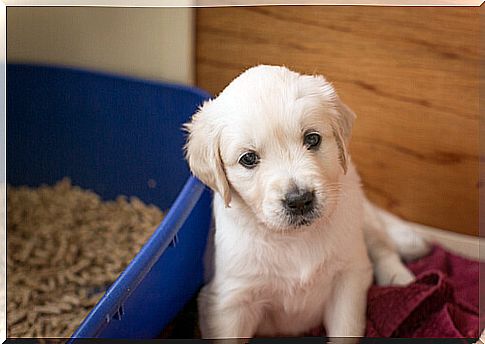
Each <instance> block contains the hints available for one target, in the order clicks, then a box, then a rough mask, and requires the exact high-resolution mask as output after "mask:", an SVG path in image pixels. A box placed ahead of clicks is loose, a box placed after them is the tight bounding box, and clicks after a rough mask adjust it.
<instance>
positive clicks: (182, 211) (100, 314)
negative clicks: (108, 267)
mask: <svg viewBox="0 0 485 344" xmlns="http://www.w3.org/2000/svg"><path fill="white" fill-rule="evenodd" d="M204 189H205V185H204V184H202V182H200V181H199V180H198V179H197V178H196V177H194V176H191V177H189V179H188V180H187V182H186V183H185V185H184V187H183V189H182V191H181V192H180V194H179V195H178V197H177V199H176V200H175V202H174V204H173V206H172V207H171V208H170V210H169V212H168V213H167V215H166V216H165V218H164V220H163V221H162V222H161V224H160V225H159V227H158V228H157V229H156V231H155V233H154V234H153V235H152V236H151V237H150V239H149V240H148V241H147V243H146V244H145V245H144V246H143V247H142V249H141V250H140V252H139V253H138V254H137V255H136V257H135V258H134V259H133V260H132V261H131V263H130V264H129V265H128V267H127V268H126V269H125V270H124V271H123V272H122V273H121V275H120V276H119V277H118V278H117V279H116V281H115V282H114V283H113V284H112V285H111V287H110V288H109V289H108V290H107V292H106V293H105V295H104V296H103V297H102V298H101V300H100V301H99V302H98V303H97V304H96V305H95V306H94V308H93V309H92V310H91V312H90V313H89V314H88V316H87V317H86V318H85V319H84V321H83V322H82V323H81V325H80V326H79V327H78V329H77V330H76V332H75V333H74V334H73V335H72V337H71V339H70V340H69V341H68V343H74V341H75V339H78V338H95V337H96V336H97V334H98V333H99V332H100V331H101V330H102V329H103V324H104V323H105V319H106V316H107V315H110V314H112V313H114V312H115V311H116V310H117V309H118V307H119V306H120V304H122V303H123V302H124V301H125V300H126V299H127V298H128V297H129V296H130V294H131V293H132V292H133V290H135V289H136V288H137V287H138V285H139V284H140V282H141V281H142V280H143V279H144V277H145V276H146V275H147V273H148V272H149V271H150V269H151V268H152V267H153V265H154V264H155V263H156V262H157V261H158V259H159V258H160V256H161V255H162V254H163V252H164V251H165V249H166V248H167V247H168V246H169V244H170V243H171V241H172V239H173V238H174V236H175V234H176V233H177V232H178V231H179V229H180V228H181V227H182V225H183V224H184V222H185V221H186V220H187V218H188V217H189V215H190V213H191V212H192V210H193V208H194V207H195V205H196V204H197V202H198V200H199V199H200V197H201V195H202V193H203V191H204Z"/></svg>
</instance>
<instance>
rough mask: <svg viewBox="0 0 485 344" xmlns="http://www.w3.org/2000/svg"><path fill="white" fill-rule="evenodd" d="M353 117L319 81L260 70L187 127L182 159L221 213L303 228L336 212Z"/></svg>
mask: <svg viewBox="0 0 485 344" xmlns="http://www.w3.org/2000/svg"><path fill="white" fill-rule="evenodd" d="M354 117H355V115H354V113H353V112H352V111H351V110H350V109H349V108H348V107H347V106H345V105H344V104H343V103H342V102H341V101H340V99H339V98H338V96H337V95H336V93H335V90H334V89H333V87H332V86H331V85H330V84H329V83H328V82H327V81H326V80H325V79H324V78H323V77H322V76H310V75H301V74H298V73H295V72H292V71H290V70H288V69H287V68H285V67H276V66H257V67H253V68H251V69H248V70H247V71H246V72H244V73H243V74H241V75H240V76H239V77H237V78H236V79H235V80H234V81H232V82H231V83H230V84H229V86H227V87H226V89H225V90H224V91H223V92H222V93H221V94H220V95H219V96H218V97H217V98H216V99H214V100H212V101H208V102H206V103H204V104H203V105H202V106H201V108H200V109H199V110H198V112H197V113H196V114H195V115H194V116H193V118H192V121H191V122H190V123H187V124H186V129H187V131H188V132H189V136H188V141H187V144H186V147H185V148H186V157H187V160H188V162H189V165H190V168H191V170H192V172H193V174H194V175H195V176H197V177H198V178H199V179H200V180H202V182H204V183H205V184H207V185H208V186H209V187H211V188H212V189H213V190H214V191H215V192H217V193H219V194H220V195H221V196H222V198H223V199H224V202H225V204H226V206H229V204H230V203H231V200H232V203H233V204H234V205H237V206H244V207H246V208H248V209H250V210H251V211H252V213H253V215H254V216H255V217H256V218H257V219H258V220H259V221H260V222H262V223H264V224H265V226H266V227H267V228H269V229H270V230H275V231H289V230H292V229H296V228H302V226H303V225H309V224H311V223H313V222H314V221H315V220H317V219H322V218H323V219H325V218H329V217H330V215H331V213H332V211H333V209H334V207H335V203H336V202H337V200H338V198H339V194H340V183H339V179H340V176H341V175H342V174H344V173H346V172H347V165H348V159H349V158H348V153H347V143H348V140H349V137H350V132H351V128H352V123H353V121H354Z"/></svg>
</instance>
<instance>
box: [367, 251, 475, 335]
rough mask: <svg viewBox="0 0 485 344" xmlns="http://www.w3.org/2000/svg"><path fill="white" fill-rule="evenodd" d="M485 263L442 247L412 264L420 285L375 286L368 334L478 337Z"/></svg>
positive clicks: (370, 302)
mask: <svg viewBox="0 0 485 344" xmlns="http://www.w3.org/2000/svg"><path fill="white" fill-rule="evenodd" d="M479 265H480V264H479V263H478V262H475V261H471V260H468V259H465V258H461V257H458V256H456V255H454V254H452V253H450V252H447V251H445V250H444V249H443V248H441V247H439V246H436V247H434V249H433V251H432V252H431V253H430V254H429V255H428V256H426V257H423V258H421V259H419V260H417V261H415V262H413V263H410V264H408V267H409V268H410V269H411V270H412V271H413V272H414V274H415V275H416V276H417V280H416V282H415V283H413V284H411V285H409V286H407V287H378V286H372V287H371V289H370V290H369V299H368V308H367V313H368V314H367V316H368V317H367V319H368V320H367V336H368V337H448V338H456V337H467V338H478V336H479V328H478V327H479V311H478V303H479V288H478V281H479Z"/></svg>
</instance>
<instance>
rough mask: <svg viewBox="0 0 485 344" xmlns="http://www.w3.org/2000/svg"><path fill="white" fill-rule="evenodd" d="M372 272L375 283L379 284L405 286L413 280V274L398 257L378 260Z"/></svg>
mask: <svg viewBox="0 0 485 344" xmlns="http://www.w3.org/2000/svg"><path fill="white" fill-rule="evenodd" d="M374 273H375V278H376V282H377V284H378V285H381V286H385V285H396V286H405V285H408V284H410V283H412V282H414V280H415V277H414V274H413V273H412V272H411V271H409V269H408V268H407V267H406V266H405V265H404V264H403V263H402V262H401V261H400V260H399V259H387V260H383V261H380V262H379V263H378V264H377V265H376V266H375V267H374Z"/></svg>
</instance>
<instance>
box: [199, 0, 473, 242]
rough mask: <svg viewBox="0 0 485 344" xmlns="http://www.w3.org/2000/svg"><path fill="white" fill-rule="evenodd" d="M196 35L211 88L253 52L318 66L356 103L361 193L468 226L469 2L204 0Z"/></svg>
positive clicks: (425, 217)
mask: <svg viewBox="0 0 485 344" xmlns="http://www.w3.org/2000/svg"><path fill="white" fill-rule="evenodd" d="M196 36H197V40H196V51H197V59H196V71H197V84H198V85H199V86H200V87H202V88H204V89H206V90H208V91H210V92H212V93H214V94H216V93H218V92H219V91H220V90H222V89H223V88H224V86H225V85H226V84H227V83H229V82H230V81H231V80H232V79H233V78H234V77H235V76H237V75H238V74H239V73H241V72H242V71H243V70H244V69H245V68H247V67H250V66H253V65H257V64H261V63H264V64H278V65H286V66H288V67H290V68H292V69H295V70H297V71H300V72H304V73H319V74H323V75H325V76H326V77H327V79H328V80H329V81H331V82H332V83H333V84H334V86H335V87H336V89H337V90H338V92H339V94H340V96H341V98H342V99H343V100H344V101H345V102H346V103H347V104H348V105H349V106H350V107H351V108H352V109H353V110H354V111H355V112H356V113H357V116H358V119H357V122H356V124H355V127H354V132H353V137H352V143H351V153H352V158H353V160H354V161H355V163H356V165H357V167H358V169H359V171H360V173H361V175H362V178H363V182H364V185H365V188H366V192H367V194H368V196H369V197H370V198H371V199H372V200H374V201H375V202H377V203H378V204H380V205H382V206H384V207H386V208H387V209H390V210H391V211H393V212H395V213H397V214H398V215H401V216H402V217H404V218H406V219H409V220H412V221H416V222H419V223H423V224H426V225H431V226H435V227H440V228H444V229H448V230H452V231H456V232H461V233H467V234H473V235H478V187H479V182H478V179H479V171H478V102H479V89H478V83H479V78H478V66H479V51H478V49H479V12H478V8H456V7H454V8H452V7H425V8H406V7H362V6H285V7H278V6H275V7H231V8H203V9H197V34H196Z"/></svg>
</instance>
